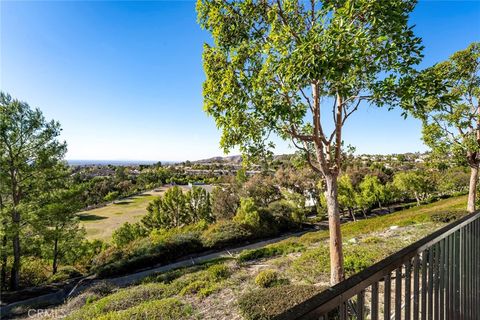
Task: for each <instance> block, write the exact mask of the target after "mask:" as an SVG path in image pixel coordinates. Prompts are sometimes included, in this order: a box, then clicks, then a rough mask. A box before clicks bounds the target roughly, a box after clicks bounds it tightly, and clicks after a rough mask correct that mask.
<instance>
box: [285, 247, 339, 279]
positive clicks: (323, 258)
mask: <svg viewBox="0 0 480 320" xmlns="http://www.w3.org/2000/svg"><path fill="white" fill-rule="evenodd" d="M291 269H292V271H293V274H295V276H298V277H299V278H301V279H303V280H306V281H308V282H310V283H316V282H319V281H321V280H322V276H324V275H325V274H328V273H330V254H329V250H328V246H327V245H325V244H322V245H321V246H320V247H318V248H315V249H310V250H307V251H305V252H304V253H302V255H301V256H300V257H299V258H298V259H296V260H295V261H294V262H293V263H292V265H291Z"/></svg>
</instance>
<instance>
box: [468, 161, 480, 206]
mask: <svg viewBox="0 0 480 320" xmlns="http://www.w3.org/2000/svg"><path fill="white" fill-rule="evenodd" d="M470 168H471V171H470V185H469V189H468V203H467V211H468V212H475V201H476V198H477V184H478V164H474V165H471V166H470Z"/></svg>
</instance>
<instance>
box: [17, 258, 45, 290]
mask: <svg viewBox="0 0 480 320" xmlns="http://www.w3.org/2000/svg"><path fill="white" fill-rule="evenodd" d="M47 266H48V263H46V261H44V260H41V259H38V258H34V257H28V258H25V259H24V260H23V261H22V265H21V270H20V286H21V287H35V286H39V285H42V284H44V283H45V282H47V280H48V277H49V275H50V270H49V268H48V267H47Z"/></svg>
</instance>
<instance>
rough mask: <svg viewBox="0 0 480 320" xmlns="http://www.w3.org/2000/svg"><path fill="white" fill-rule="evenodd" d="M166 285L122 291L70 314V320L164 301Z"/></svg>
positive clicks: (85, 318)
mask: <svg viewBox="0 0 480 320" xmlns="http://www.w3.org/2000/svg"><path fill="white" fill-rule="evenodd" d="M167 290H168V288H167V286H166V285H165V284H158V283H150V284H144V285H139V286H135V287H130V288H125V289H121V290H119V291H117V292H115V293H113V294H111V295H108V296H106V297H104V298H101V299H99V300H97V301H94V302H92V303H89V304H86V305H85V306H83V307H82V308H81V309H79V310H77V311H75V312H73V313H72V314H70V315H69V316H68V317H67V318H66V319H69V320H83V319H84V320H90V319H93V318H95V317H98V316H100V315H102V314H106V313H108V312H111V311H120V310H125V309H128V308H131V307H133V306H135V305H138V304H140V303H142V302H144V301H147V300H153V299H162V298H165V297H167V296H168V295H169V294H171V293H167Z"/></svg>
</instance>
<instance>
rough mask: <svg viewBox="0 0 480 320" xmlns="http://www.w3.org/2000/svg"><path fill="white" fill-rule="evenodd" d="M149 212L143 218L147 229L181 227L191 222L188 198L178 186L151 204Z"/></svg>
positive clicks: (148, 208)
mask: <svg viewBox="0 0 480 320" xmlns="http://www.w3.org/2000/svg"><path fill="white" fill-rule="evenodd" d="M147 211H148V214H147V215H146V216H144V217H143V218H142V223H143V224H144V225H145V227H146V228H147V229H153V228H172V227H179V226H181V225H182V224H186V223H188V222H189V220H188V219H189V217H188V206H187V196H186V195H185V194H184V193H183V191H182V188H180V187H178V186H174V187H172V188H170V189H168V190H167V191H165V193H164V194H163V195H162V196H160V197H158V198H156V199H154V200H153V201H152V202H150V203H149V204H148V207H147Z"/></svg>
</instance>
